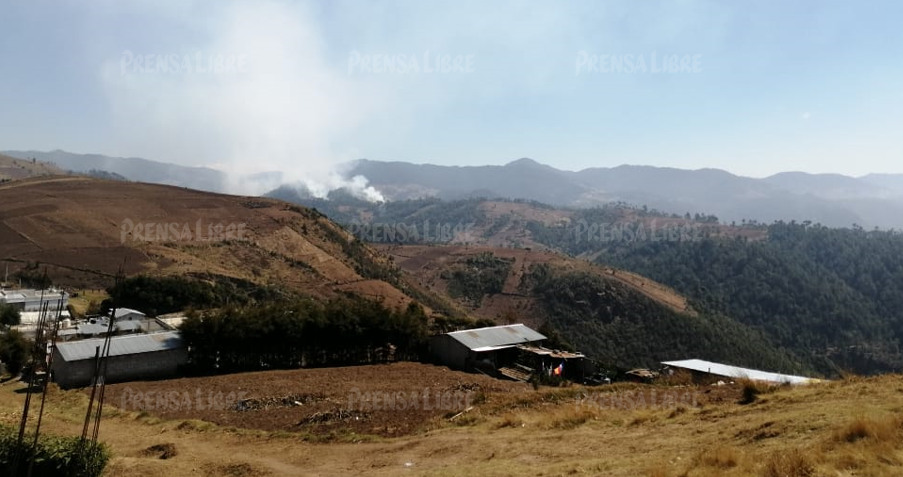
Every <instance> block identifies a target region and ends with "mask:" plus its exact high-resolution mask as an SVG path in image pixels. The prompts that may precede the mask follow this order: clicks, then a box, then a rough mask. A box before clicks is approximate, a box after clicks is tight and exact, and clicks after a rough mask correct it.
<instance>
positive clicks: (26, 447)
mask: <svg viewBox="0 0 903 477" xmlns="http://www.w3.org/2000/svg"><path fill="white" fill-rule="evenodd" d="M18 434H19V433H18V429H14V428H12V427H10V426H7V425H4V424H0V477H19V476H25V475H35V476H51V475H52V476H54V477H98V476H100V475H101V474H103V470H104V468H105V467H106V466H107V461H109V459H110V452H109V450H108V449H107V447H106V446H105V445H104V444H100V443H92V442H83V441H82V440H81V438H78V437H63V436H53V435H48V434H42V435H41V437H40V438H39V439H38V445H37V448H35V449H32V447H31V444H32V443H33V442H34V435H33V434H32V435H26V436H25V438H24V439H23V441H22V444H21V445H20V444H19V442H18ZM32 452H34V468H33V469H32V473H31V474H28V467H29V461H30V459H29V457H30V456H31V455H32ZM16 456H19V459H20V460H19V466H18V470H17V472H16V475H15V476H13V475H12V463H13V461H14V459H15V458H16Z"/></svg>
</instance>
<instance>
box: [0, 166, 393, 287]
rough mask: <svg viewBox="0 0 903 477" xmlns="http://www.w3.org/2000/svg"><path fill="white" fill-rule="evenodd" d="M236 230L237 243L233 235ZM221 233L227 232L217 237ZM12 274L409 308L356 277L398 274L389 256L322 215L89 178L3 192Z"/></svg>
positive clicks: (4, 254) (0, 249) (5, 250)
mask: <svg viewBox="0 0 903 477" xmlns="http://www.w3.org/2000/svg"><path fill="white" fill-rule="evenodd" d="M138 224H141V227H140V228H139V227H138ZM147 224H154V225H150V226H148V225H147ZM157 224H167V226H166V227H165V229H164V228H160V227H158V225H157ZM230 225H231V226H233V227H234V229H233V230H232V236H231V238H230V237H227V236H226V235H225V233H226V232H227V231H229V230H230V229H228V227H229V226H230ZM217 226H222V227H225V229H224V230H223V231H222V232H220V233H219V234H217V232H216V227H217ZM146 227H150V230H151V231H152V232H146V231H144V230H143V229H144V228H146ZM239 227H240V228H239ZM239 230H240V233H239ZM211 235H213V236H214V238H217V237H216V236H217V235H218V236H219V237H218V238H219V239H215V240H210V239H211ZM226 238H230V239H229V240H221V239H226ZM37 264H40V265H37ZM6 265H9V270H10V274H14V273H15V272H16V271H18V270H21V269H23V268H28V267H31V268H32V269H35V267H36V266H37V268H38V269H41V270H43V269H44V268H46V269H47V271H48V273H50V275H51V278H53V280H54V282H55V283H56V284H59V285H63V286H73V287H105V286H108V285H110V283H111V277H112V276H113V275H115V273H116V271H117V269H118V268H119V267H120V266H122V267H123V268H124V270H125V272H126V273H127V274H129V275H133V274H137V273H151V274H183V273H210V274H217V275H224V276H229V277H236V278H242V279H247V280H250V281H253V282H255V283H261V284H280V285H283V286H285V287H287V288H289V289H292V290H296V291H300V292H303V293H306V294H310V295H313V296H332V295H334V294H336V293H338V292H341V291H346V292H352V293H356V294H360V295H365V296H370V297H375V298H378V299H381V300H384V301H385V302H386V303H387V304H389V305H403V304H406V303H407V302H408V301H409V298H408V297H407V296H406V295H405V294H404V293H402V292H401V291H400V290H398V289H397V288H395V287H393V286H392V285H391V284H389V283H386V282H384V281H380V280H373V279H368V278H367V277H366V276H362V275H361V273H359V272H358V270H363V269H365V268H367V267H365V266H363V265H368V266H369V267H370V268H371V269H372V268H373V267H391V264H390V263H389V262H388V261H387V259H386V258H385V257H382V256H380V255H379V254H378V253H376V252H374V251H373V250H372V249H370V248H367V247H364V246H355V245H354V244H353V243H352V241H351V237H350V236H349V235H348V234H347V233H345V231H344V230H342V229H341V228H339V227H338V226H337V225H335V224H334V223H332V222H331V221H329V220H328V219H327V218H325V217H324V216H322V215H320V214H319V213H317V212H315V211H312V210H309V209H305V208H303V207H299V206H294V205H290V204H286V203H284V202H280V201H277V200H272V199H261V198H251V197H239V196H228V195H221V194H213V193H206V192H199V191H195V190H190V189H184V188H179V187H172V186H162V185H152V184H144V183H131V182H116V181H105V180H99V179H91V178H84V177H70V176H67V177H52V178H35V179H26V180H21V181H15V182H7V183H5V184H2V185H0V266H3V267H4V271H5V266H6Z"/></svg>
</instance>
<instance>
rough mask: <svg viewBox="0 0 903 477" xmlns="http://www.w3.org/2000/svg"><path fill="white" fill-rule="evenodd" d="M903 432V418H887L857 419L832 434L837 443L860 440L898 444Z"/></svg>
mask: <svg viewBox="0 0 903 477" xmlns="http://www.w3.org/2000/svg"><path fill="white" fill-rule="evenodd" d="M901 431H903V418H901V417H899V416H893V417H888V418H886V419H883V420H881V421H876V420H874V419H871V418H868V417H859V418H856V419H854V420H853V421H851V422H849V423H848V424H847V425H845V426H843V427H842V428H840V429H838V430H837V431H835V433H834V440H836V441H837V442H846V443H850V444H852V443H855V442H858V441H860V440H869V441H872V442H898V441H899V440H900V438H901Z"/></svg>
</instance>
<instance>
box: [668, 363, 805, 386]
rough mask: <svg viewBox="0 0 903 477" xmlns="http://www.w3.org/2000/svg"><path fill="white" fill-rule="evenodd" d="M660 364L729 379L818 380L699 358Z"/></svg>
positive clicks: (792, 381)
mask: <svg viewBox="0 0 903 477" xmlns="http://www.w3.org/2000/svg"><path fill="white" fill-rule="evenodd" d="M662 364H664V365H665V366H669V367H672V368H678V369H686V370H689V371H691V372H693V373H702V374H708V375H714V376H720V377H724V378H731V379H749V380H752V381H762V382H766V383H774V384H807V383H811V382H816V381H819V380H818V379H814V378H807V377H805V376H793V375H790V374H780V373H770V372H768V371H759V370H757V369H748V368H741V367H739V366H731V365H729V364H721V363H713V362H711V361H704V360H701V359H685V360H682V361H663V362H662Z"/></svg>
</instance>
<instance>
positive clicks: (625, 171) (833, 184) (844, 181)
mask: <svg viewBox="0 0 903 477" xmlns="http://www.w3.org/2000/svg"><path fill="white" fill-rule="evenodd" d="M4 154H7V155H10V156H13V157H19V158H32V157H34V158H37V159H38V160H41V161H47V162H53V163H54V164H56V165H57V166H58V167H60V168H61V169H66V170H72V171H76V172H87V171H90V170H92V169H93V170H105V171H108V172H112V173H116V174H119V175H122V176H123V177H125V178H127V179H129V180H134V181H142V182H152V183H161V184H169V185H178V186H184V187H190V188H194V189H200V190H206V191H213V192H236V191H235V190H233V188H234V182H235V181H234V180H232V181H230V178H229V177H228V176H227V175H226V174H225V173H224V172H222V171H219V170H216V169H211V168H203V167H185V166H179V165H175V164H167V163H162V162H157V161H152V160H147V159H141V158H116V157H108V156H103V155H98V154H88V155H81V154H73V153H69V152H65V151H59V150H56V151H51V152H39V151H5V152H4ZM280 176H281V174H280V173H279V172H261V173H259V174H256V175H255V176H254V177H251V178H249V180H250V181H252V182H256V183H258V184H273V187H275V185H276V184H279V183H280V180H279V178H280ZM343 176H344V177H345V178H346V179H351V178H354V177H357V176H360V177H364V178H366V179H367V181H351V180H349V182H348V183H356V184H362V185H363V186H366V185H367V184H369V185H370V186H372V187H374V188H375V189H376V190H378V191H379V192H380V193H382V195H383V196H384V197H385V198H386V199H387V200H404V199H411V198H422V197H438V198H442V199H459V198H465V197H488V198H495V197H503V198H512V199H527V200H535V201H539V202H543V203H546V204H550V205H555V206H559V207H592V206H595V205H600V204H605V203H610V202H619V201H622V202H627V203H630V204H634V205H638V206H642V205H645V206H648V207H650V208H655V209H658V210H661V211H664V212H668V213H678V214H683V213H685V212H690V213H691V214H693V213H697V212H700V213H706V214H714V215H716V216H718V218H719V219H720V220H721V222H722V223H731V222H738V223H739V222H741V221H742V220H755V221H758V222H765V223H771V222H773V221H775V220H784V221H790V220H797V221H806V220H809V221H812V222H815V223H821V224H823V225H827V226H831V227H850V226H852V225H854V224H856V225H860V226H862V227H865V228H872V227H880V228H897V229H900V228H903V174H869V175H866V176H862V177H849V176H844V175H840V174H808V173H804V172H784V173H780V174H776V175H773V176H770V177H766V178H763V179H757V178H750V177H743V176H738V175H734V174H731V173H730V172H727V171H723V170H720V169H699V170H683V169H674V168H662V167H653V166H633V165H621V166H617V167H594V168H589V169H584V170H581V171H564V170H560V169H556V168H554V167H551V166H548V165H545V164H541V163H539V162H536V161H534V160H532V159H526V158H525V159H519V160H516V161H513V162H510V163H508V164H505V165H503V166H439V165H432V164H412V163H408V162H381V161H371V160H366V159H362V160H358V161H354V162H351V163H348V164H347V168H346V170H345V171H344V174H343ZM290 187H296V186H291V185H290ZM301 194H302V195H303V194H304V192H303V191H301Z"/></svg>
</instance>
